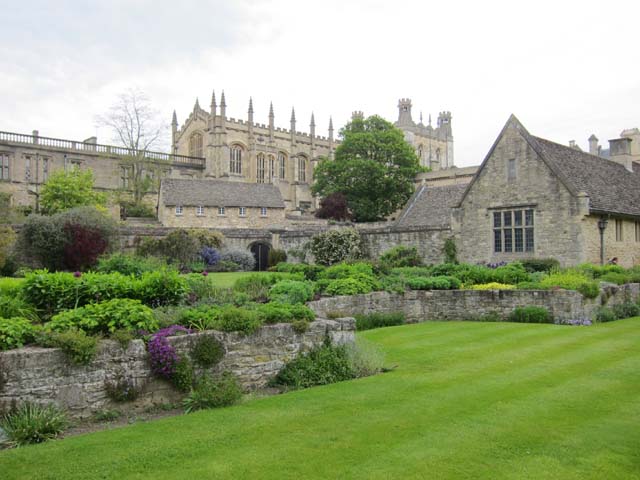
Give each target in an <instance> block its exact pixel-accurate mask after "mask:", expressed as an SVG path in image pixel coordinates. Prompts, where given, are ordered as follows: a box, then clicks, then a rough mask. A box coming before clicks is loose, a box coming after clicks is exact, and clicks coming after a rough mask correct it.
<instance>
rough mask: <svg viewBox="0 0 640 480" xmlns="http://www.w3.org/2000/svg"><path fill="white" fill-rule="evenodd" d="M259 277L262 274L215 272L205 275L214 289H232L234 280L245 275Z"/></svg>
mask: <svg viewBox="0 0 640 480" xmlns="http://www.w3.org/2000/svg"><path fill="white" fill-rule="evenodd" d="M256 274H257V275H260V274H264V272H215V273H210V274H209V275H207V278H208V279H209V281H210V282H211V283H213V284H214V285H215V286H216V287H229V288H230V287H233V285H234V283H236V280H238V279H239V278H242V277H246V276H247V275H256Z"/></svg>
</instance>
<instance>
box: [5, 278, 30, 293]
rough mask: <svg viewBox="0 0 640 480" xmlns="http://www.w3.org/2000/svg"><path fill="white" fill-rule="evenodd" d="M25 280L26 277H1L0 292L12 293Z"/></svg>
mask: <svg viewBox="0 0 640 480" xmlns="http://www.w3.org/2000/svg"><path fill="white" fill-rule="evenodd" d="M23 281H24V278H12V277H0V294H3V293H6V294H11V293H12V292H13V291H14V290H16V289H17V288H18V287H19V286H20V284H21V283H22V282H23Z"/></svg>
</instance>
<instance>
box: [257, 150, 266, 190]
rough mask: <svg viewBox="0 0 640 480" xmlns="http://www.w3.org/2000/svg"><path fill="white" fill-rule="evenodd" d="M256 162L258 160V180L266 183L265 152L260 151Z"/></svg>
mask: <svg viewBox="0 0 640 480" xmlns="http://www.w3.org/2000/svg"><path fill="white" fill-rule="evenodd" d="M256 162H257V167H258V168H257V169H256V181H257V182H258V183H264V178H265V160H264V153H259V154H258V156H257V158H256Z"/></svg>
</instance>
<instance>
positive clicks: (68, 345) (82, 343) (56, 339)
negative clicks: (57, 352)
mask: <svg viewBox="0 0 640 480" xmlns="http://www.w3.org/2000/svg"><path fill="white" fill-rule="evenodd" d="M39 343H40V344H41V345H42V346H44V347H53V348H59V349H61V350H62V351H63V352H64V353H65V355H66V356H67V358H69V360H71V362H73V363H75V364H76V365H87V364H89V363H91V361H92V360H93V359H94V358H95V356H96V353H97V351H98V339H97V338H96V337H91V336H89V335H87V334H86V333H85V332H84V331H82V330H77V329H68V330H66V331H64V332H49V333H46V334H45V335H43V336H41V337H40V339H39Z"/></svg>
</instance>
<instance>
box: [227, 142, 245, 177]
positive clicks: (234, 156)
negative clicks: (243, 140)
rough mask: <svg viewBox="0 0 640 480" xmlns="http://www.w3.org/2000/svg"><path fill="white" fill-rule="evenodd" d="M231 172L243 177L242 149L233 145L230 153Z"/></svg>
mask: <svg viewBox="0 0 640 480" xmlns="http://www.w3.org/2000/svg"><path fill="white" fill-rule="evenodd" d="M229 155H230V158H229V172H231V173H235V174H237V175H242V147H241V146H240V145H233V146H232V147H231V150H230V151H229Z"/></svg>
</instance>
